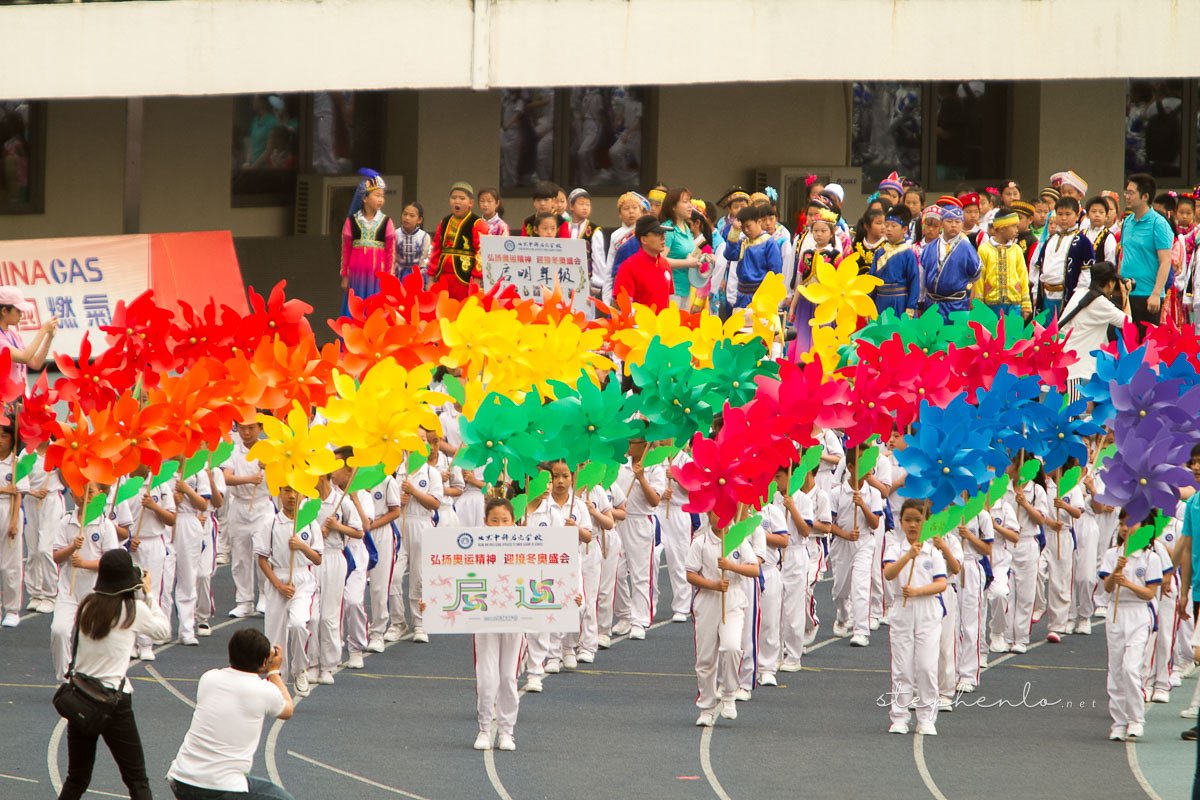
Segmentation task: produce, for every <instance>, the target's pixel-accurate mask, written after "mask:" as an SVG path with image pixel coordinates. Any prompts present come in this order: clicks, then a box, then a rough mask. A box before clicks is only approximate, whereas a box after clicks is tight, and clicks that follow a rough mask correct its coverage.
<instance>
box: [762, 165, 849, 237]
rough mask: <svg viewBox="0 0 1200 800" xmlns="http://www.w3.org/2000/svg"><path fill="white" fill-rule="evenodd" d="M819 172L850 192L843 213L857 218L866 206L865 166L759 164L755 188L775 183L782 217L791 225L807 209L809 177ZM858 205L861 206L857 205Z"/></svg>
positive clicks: (817, 174)
mask: <svg viewBox="0 0 1200 800" xmlns="http://www.w3.org/2000/svg"><path fill="white" fill-rule="evenodd" d="M809 175H816V176H817V177H818V178H820V179H821V180H822V181H824V182H826V183H840V184H841V185H842V188H843V189H845V191H846V205H845V207H844V208H843V209H842V214H843V216H845V217H846V218H847V219H851V220H853V219H856V218H857V217H858V216H859V215H860V214H862V212H863V209H864V208H865V207H866V205H865V202H864V200H865V198H863V196H862V189H861V186H862V168H861V167H848V166H845V165H844V164H843V165H836V166H829V165H826V166H817V167H759V168H758V169H756V170H754V190H755V191H758V192H761V191H762V190H763V189H764V188H766V187H767V186H773V187H775V189H776V190H778V192H779V203H778V205H779V219H780V221H781V222H782V223H783V224H784V225H787V226H788V227H789V228H790V227H791V226H792V224H794V221H795V219H796V214H798V213H800V212H802V211H804V209H805V207H806V206H807V204H808V186H807V184H806V183H805V180H806V179H807V178H808V176H809ZM855 204H857V206H855Z"/></svg>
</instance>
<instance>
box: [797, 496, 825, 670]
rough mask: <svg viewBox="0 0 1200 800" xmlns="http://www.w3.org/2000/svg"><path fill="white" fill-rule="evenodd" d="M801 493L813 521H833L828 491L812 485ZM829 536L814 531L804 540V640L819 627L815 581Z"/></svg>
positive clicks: (811, 637)
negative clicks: (806, 578)
mask: <svg viewBox="0 0 1200 800" xmlns="http://www.w3.org/2000/svg"><path fill="white" fill-rule="evenodd" d="M803 494H805V495H806V496H807V497H808V499H809V503H810V504H811V505H812V509H813V522H814V523H819V522H824V523H826V524H829V523H831V522H833V501H832V500H831V499H830V497H829V493H828V492H826V491H825V490H824V489H822V488H821V487H819V486H816V485H814V486H813V488H812V491H809V492H804V493H803ZM830 538H831V537H830V536H829V535H828V534H819V533H816V532H814V533H813V535H811V536H809V537H808V539H806V540H805V542H804V549H805V550H807V551H808V605H807V607H806V608H805V614H804V641H805V642H810V641H812V640H813V639H815V638H816V636H817V629H818V628H820V627H821V618H820V617H819V616H818V615H817V581H818V580H820V579H821V573H822V572H824V571H825V570H826V569H828V561H829V552H828V548H829V539H830ZM785 647H786V643H785ZM788 653H789V657H791V656H792V655H793V654H792V653H791V651H790V650H789V651H788Z"/></svg>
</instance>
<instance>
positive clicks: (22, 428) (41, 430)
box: [0, 365, 58, 450]
mask: <svg viewBox="0 0 1200 800" xmlns="http://www.w3.org/2000/svg"><path fill="white" fill-rule="evenodd" d="M0 366H2V365H0ZM57 402H58V395H57V394H56V393H55V391H54V390H53V389H51V388H50V383H49V381H48V380H47V378H46V373H45V372H42V374H41V375H39V376H38V379H37V381H35V382H34V384H33V390H32V391H31V392H30V393H29V395H28V396H27V397H26V398H25V402H24V403H22V404H21V412H20V413H19V414H17V425H18V431H17V433H18V434H19V435H20V439H21V442H22V443H23V444H24V445H25V447H27V448H29V449H30V450H33V449H36V448H37V446H38V445H40V444H41V443H42V442H45V441H48V440H49V439H50V433H51V431H52V430H53V429H54V427H55V425H56V419H57V416H56V414H55V413H54V404H55V403H57Z"/></svg>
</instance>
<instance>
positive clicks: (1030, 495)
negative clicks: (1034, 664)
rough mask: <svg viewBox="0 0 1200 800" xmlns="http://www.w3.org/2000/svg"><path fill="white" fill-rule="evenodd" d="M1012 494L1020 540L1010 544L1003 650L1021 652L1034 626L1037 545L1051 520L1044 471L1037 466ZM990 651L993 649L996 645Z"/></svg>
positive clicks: (1027, 643) (1043, 538)
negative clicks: (1014, 501) (1006, 621)
mask: <svg viewBox="0 0 1200 800" xmlns="http://www.w3.org/2000/svg"><path fill="white" fill-rule="evenodd" d="M1015 497H1016V501H1017V525H1018V528H1019V532H1020V540H1019V541H1018V542H1017V543H1016V544H1015V545H1012V546H1010V548H1009V549H1010V551H1011V552H1012V569H1011V572H1010V575H1011V585H1010V587H1009V593H1008V614H1007V619H1008V625H1007V626H1006V630H1005V644H1006V647H1005V650H1007V651H1011V652H1013V653H1024V652H1026V651H1027V650H1028V649H1029V630H1030V628H1031V627H1032V626H1033V599H1034V594H1035V593H1036V592H1037V579H1038V557H1039V555H1040V547H1039V545H1040V544H1041V543H1042V542H1044V541H1045V534H1044V532H1043V526H1052V525H1053V524H1054V520H1053V519H1052V518H1051V516H1050V514H1051V511H1050V496H1049V494H1048V493H1047V491H1046V473H1044V472H1042V471H1041V470H1040V469H1039V470H1038V474H1037V477H1035V478H1034V479H1033V480H1031V481H1030V482H1028V483H1026V484H1025V485H1024V486H1022V487H1020V488H1019V489H1017V490H1016V493H1015ZM1060 524H1061V523H1060ZM992 652H996V650H995V648H993V650H992Z"/></svg>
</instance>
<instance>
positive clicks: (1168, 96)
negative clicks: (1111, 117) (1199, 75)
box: [1125, 79, 1194, 181]
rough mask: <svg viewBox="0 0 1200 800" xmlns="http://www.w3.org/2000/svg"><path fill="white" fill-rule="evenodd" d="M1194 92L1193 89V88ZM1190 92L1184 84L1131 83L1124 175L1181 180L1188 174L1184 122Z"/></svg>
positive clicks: (1128, 99)
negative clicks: (1144, 174)
mask: <svg viewBox="0 0 1200 800" xmlns="http://www.w3.org/2000/svg"><path fill="white" fill-rule="evenodd" d="M1193 91H1194V89H1193ZM1188 99H1189V92H1188V90H1187V87H1185V82H1184V81H1182V80H1178V79H1170V80H1137V81H1130V82H1129V89H1128V94H1127V95H1126V103H1125V172H1126V173H1127V174H1128V173H1133V172H1148V173H1150V174H1151V175H1153V176H1154V177H1155V178H1161V179H1164V180H1168V181H1181V180H1183V179H1184V176H1185V175H1186V174H1187V170H1186V165H1185V163H1184V157H1185V155H1186V148H1185V147H1184V142H1185V137H1186V135H1187V132H1186V131H1185V130H1184V122H1183V121H1184V119H1185V118H1186V117H1187V116H1188V114H1187V109H1186V107H1185V105H1186V102H1187V100H1188Z"/></svg>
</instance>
